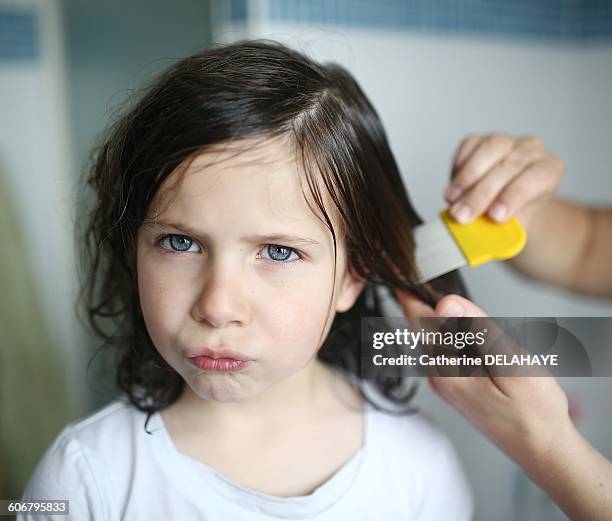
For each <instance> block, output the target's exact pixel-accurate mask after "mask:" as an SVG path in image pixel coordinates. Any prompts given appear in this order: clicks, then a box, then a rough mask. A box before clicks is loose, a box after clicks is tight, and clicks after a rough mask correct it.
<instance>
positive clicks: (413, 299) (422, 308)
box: [395, 289, 435, 318]
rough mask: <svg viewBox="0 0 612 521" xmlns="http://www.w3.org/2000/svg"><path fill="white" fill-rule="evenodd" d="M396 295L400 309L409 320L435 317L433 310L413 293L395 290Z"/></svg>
mask: <svg viewBox="0 0 612 521" xmlns="http://www.w3.org/2000/svg"><path fill="white" fill-rule="evenodd" d="M395 295H396V298H397V300H398V302H399V304H400V307H401V308H402V312H403V313H404V316H406V317H407V318H412V317H433V316H435V312H434V310H433V308H432V307H431V306H430V305H429V304H427V303H426V302H423V301H422V300H421V299H420V298H418V297H417V296H416V295H414V294H413V293H409V292H408V291H402V290H400V289H395Z"/></svg>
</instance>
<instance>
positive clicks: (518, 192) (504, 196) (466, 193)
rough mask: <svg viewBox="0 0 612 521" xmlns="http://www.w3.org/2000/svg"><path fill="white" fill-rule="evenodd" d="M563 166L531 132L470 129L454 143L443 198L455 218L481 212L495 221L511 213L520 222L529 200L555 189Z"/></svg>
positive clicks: (526, 213)
mask: <svg viewBox="0 0 612 521" xmlns="http://www.w3.org/2000/svg"><path fill="white" fill-rule="evenodd" d="M564 170H565V166H564V163H563V161H561V159H559V158H558V157H557V156H555V155H554V154H552V153H550V152H548V151H547V150H546V149H545V148H544V144H543V143H542V141H541V140H539V139H537V138H534V137H525V138H522V137H514V136H511V135H509V134H502V133H496V134H488V135H480V134H473V135H471V136H468V137H466V138H465V139H464V140H463V141H462V142H461V144H460V146H459V148H458V149H457V152H456V154H455V157H454V159H453V166H452V174H451V182H450V184H449V186H448V188H447V189H446V192H445V198H446V200H447V202H448V203H449V205H451V207H450V214H451V216H452V217H454V218H455V219H456V220H457V221H459V222H461V223H466V222H470V221H472V220H473V219H475V218H476V217H478V216H480V215H483V214H487V215H488V216H489V217H490V218H491V219H493V220H494V221H498V222H502V221H506V220H508V219H509V218H511V217H513V216H515V215H516V216H517V217H519V219H520V220H521V221H522V222H523V224H525V222H524V221H526V220H528V217H529V215H530V210H531V208H530V207H531V206H532V204H531V203H535V202H537V201H540V200H542V199H544V198H546V197H547V196H548V195H550V194H551V193H553V192H554V191H556V190H557V188H558V186H559V184H560V183H561V180H562V179H563V175H564Z"/></svg>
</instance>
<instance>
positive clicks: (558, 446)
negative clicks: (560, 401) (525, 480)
mask: <svg viewBox="0 0 612 521" xmlns="http://www.w3.org/2000/svg"><path fill="white" fill-rule="evenodd" d="M584 446H585V442H584V438H583V437H582V435H581V434H580V433H579V432H578V430H577V429H576V427H575V425H574V424H573V422H572V421H571V419H570V418H569V416H568V417H567V418H565V419H564V421H563V422H562V423H560V424H559V425H558V426H557V428H555V429H554V438H548V439H546V440H544V439H534V440H532V443H531V449H530V450H529V451H527V461H526V463H525V464H524V465H523V468H524V469H525V472H526V474H527V475H528V476H529V478H530V479H531V480H532V481H534V482H535V483H536V484H537V485H538V486H540V487H541V488H542V489H544V490H546V491H547V492H548V493H551V492H552V489H554V488H555V486H556V484H557V483H558V481H559V479H560V478H562V476H563V475H564V474H565V473H566V472H568V469H569V468H571V467H572V466H573V464H574V462H575V461H576V459H577V458H578V459H579V458H580V454H581V451H583V449H584Z"/></svg>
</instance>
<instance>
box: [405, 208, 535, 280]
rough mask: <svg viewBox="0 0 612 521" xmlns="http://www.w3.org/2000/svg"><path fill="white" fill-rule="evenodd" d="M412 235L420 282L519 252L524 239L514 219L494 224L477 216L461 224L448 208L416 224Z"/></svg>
mask: <svg viewBox="0 0 612 521" xmlns="http://www.w3.org/2000/svg"><path fill="white" fill-rule="evenodd" d="M414 238H415V242H416V262H417V267H418V269H419V273H420V278H419V281H420V282H427V281H428V280H431V279H433V278H435V277H438V276H440V275H443V274H444V273H448V272H449V271H452V270H454V269H457V268H461V267H462V266H466V265H467V266H470V267H472V268H475V267H476V266H480V265H481V264H484V263H485V262H489V261H491V260H496V259H497V260H504V259H509V258H511V257H514V256H515V255H517V254H518V253H520V252H521V250H522V249H523V248H524V247H525V243H526V242H527V235H526V233H525V230H524V228H523V227H522V226H521V223H520V222H519V221H518V220H517V219H516V218H513V219H510V220H509V221H506V222H504V223H496V222H494V221H491V220H490V219H489V218H487V217H479V218H477V219H475V220H474V221H472V222H470V223H468V224H460V223H458V222H457V221H455V220H453V219H452V218H451V217H450V215H449V214H448V210H444V211H443V212H440V219H436V220H434V221H431V222H427V223H425V224H422V225H420V226H418V227H416V228H415V230H414Z"/></svg>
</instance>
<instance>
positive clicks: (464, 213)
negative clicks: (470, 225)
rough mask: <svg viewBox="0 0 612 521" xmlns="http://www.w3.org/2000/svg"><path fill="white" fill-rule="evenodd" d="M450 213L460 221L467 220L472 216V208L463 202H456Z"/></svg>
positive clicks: (464, 221)
mask: <svg viewBox="0 0 612 521" xmlns="http://www.w3.org/2000/svg"><path fill="white" fill-rule="evenodd" d="M450 213H451V215H452V216H453V217H454V218H455V219H456V220H457V221H459V222H460V223H466V222H468V221H469V220H470V217H471V216H472V210H470V207H469V206H467V205H465V204H463V203H458V204H456V205H455V206H453V207H452V208H451V210H450Z"/></svg>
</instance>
